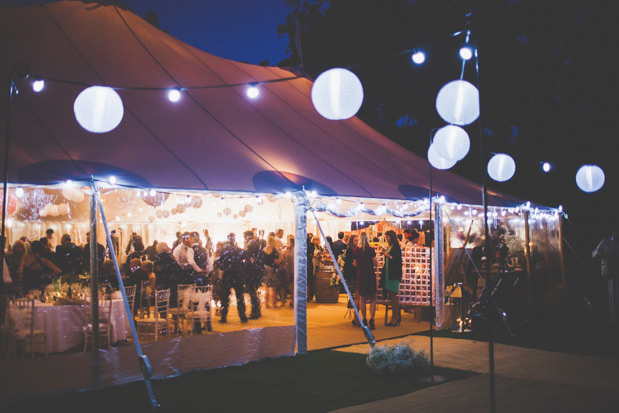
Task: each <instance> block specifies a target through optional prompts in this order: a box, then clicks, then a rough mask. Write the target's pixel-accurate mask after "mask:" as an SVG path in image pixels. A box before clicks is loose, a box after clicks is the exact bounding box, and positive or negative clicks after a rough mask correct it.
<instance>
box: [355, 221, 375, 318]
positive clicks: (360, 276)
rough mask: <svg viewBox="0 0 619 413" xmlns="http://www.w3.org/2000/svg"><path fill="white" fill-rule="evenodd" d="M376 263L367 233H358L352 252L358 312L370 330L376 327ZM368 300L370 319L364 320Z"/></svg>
mask: <svg viewBox="0 0 619 413" xmlns="http://www.w3.org/2000/svg"><path fill="white" fill-rule="evenodd" d="M377 265H378V261H377V259H376V251H374V248H372V247H371V246H370V242H369V240H368V234H367V233H365V232H362V233H361V234H360V235H359V244H358V246H357V248H356V249H355V252H354V266H355V267H356V268H357V290H358V292H359V312H360V315H361V317H363V323H364V325H369V327H370V330H374V329H375V328H376V326H375V324H374V314H375V313H376V272H375V268H376V266H377ZM367 301H369V302H370V321H369V324H368V322H367V320H366V302H367Z"/></svg>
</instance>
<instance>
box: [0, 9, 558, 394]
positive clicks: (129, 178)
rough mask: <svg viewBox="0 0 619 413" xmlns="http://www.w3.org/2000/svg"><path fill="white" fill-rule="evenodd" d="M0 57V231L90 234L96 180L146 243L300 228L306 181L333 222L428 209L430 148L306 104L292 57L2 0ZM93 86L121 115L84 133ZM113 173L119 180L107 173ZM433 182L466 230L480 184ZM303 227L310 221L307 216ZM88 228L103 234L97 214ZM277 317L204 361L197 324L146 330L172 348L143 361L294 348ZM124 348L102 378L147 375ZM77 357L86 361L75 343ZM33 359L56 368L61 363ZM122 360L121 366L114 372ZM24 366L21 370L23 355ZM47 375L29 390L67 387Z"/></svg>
mask: <svg viewBox="0 0 619 413" xmlns="http://www.w3.org/2000/svg"><path fill="white" fill-rule="evenodd" d="M0 56H2V59H1V60H0V73H1V74H2V77H3V78H4V79H8V78H9V76H10V74H11V72H12V70H13V69H14V68H15V67H17V65H18V64H23V65H25V66H27V70H28V73H29V76H28V77H27V78H22V77H20V76H15V77H14V78H15V85H16V87H17V89H18V91H19V94H18V95H17V96H15V97H14V99H13V102H12V106H11V111H12V113H11V118H10V142H9V146H8V147H9V154H10V156H9V157H8V183H9V186H10V188H11V190H10V196H9V201H10V202H9V204H8V205H9V210H8V211H7V212H8V220H7V234H8V241H9V242H11V241H13V240H14V239H17V238H18V237H19V236H21V235H27V236H28V237H30V238H36V237H40V236H43V235H44V232H45V229H47V228H49V227H52V228H55V229H56V232H57V234H61V233H65V232H66V233H70V234H71V235H72V237H73V239H74V241H75V242H76V243H78V244H79V243H83V242H85V232H86V231H88V228H89V221H88V216H89V201H88V199H89V193H90V188H89V186H90V182H95V183H96V184H97V186H98V187H99V190H100V192H101V199H102V203H103V207H104V209H105V210H106V218H107V221H108V223H109V225H110V228H121V229H124V232H125V234H129V233H131V232H134V231H135V232H138V233H140V234H142V235H143V237H144V239H145V241H146V242H145V243H146V244H149V243H150V242H152V241H153V240H155V239H159V240H162V239H163V240H166V241H168V242H170V241H172V240H173V239H174V233H175V232H176V231H181V230H182V231H185V230H189V231H192V230H196V231H201V230H202V229H203V228H209V230H210V231H211V233H212V234H213V240H214V241H222V240H224V239H225V235H226V234H227V233H229V232H236V233H237V235H240V233H241V232H242V231H244V230H246V229H250V228H252V227H262V228H266V229H267V231H274V230H275V229H276V228H283V229H284V230H285V232H286V233H290V234H294V233H295V231H296V230H297V229H298V222H299V217H298V214H297V213H296V211H295V205H294V202H293V201H294V199H295V197H297V196H298V194H299V191H302V190H305V191H307V193H309V194H310V202H311V206H312V207H313V208H315V209H316V210H317V211H318V220H319V221H321V222H323V225H324V228H325V229H326V231H327V232H328V234H331V235H334V234H335V233H336V232H337V231H338V230H350V228H351V222H352V221H381V220H394V221H398V222H400V223H401V222H403V221H407V220H410V219H423V220H427V219H428V218H429V215H428V205H427V202H428V200H427V198H428V192H429V190H428V183H429V164H428V162H427V160H426V159H423V158H421V157H419V156H417V155H415V154H413V153H411V152H409V151H407V150H405V149H403V148H402V147H400V146H399V145H397V144H395V143H393V142H392V141H390V140H389V139H388V138H386V137H384V136H382V135H381V134H379V133H378V132H376V131H375V130H373V129H372V128H370V127H369V126H367V125H366V124H365V123H363V122H362V121H361V120H359V119H358V118H356V117H353V118H350V119H348V120H344V121H330V120H327V119H325V118H323V117H322V116H321V115H320V114H318V113H317V112H316V110H315V109H314V107H313V105H312V101H311V98H310V94H311V87H312V82H311V81H310V80H309V79H307V78H305V77H299V76H297V75H295V74H294V73H292V72H290V71H287V70H284V69H280V68H277V67H260V66H254V65H249V64H244V63H239V62H235V61H231V60H227V59H223V58H220V57H217V56H214V55H211V54H209V53H206V52H203V51H201V50H198V49H196V48H193V47H191V46H189V45H187V44H185V43H183V42H181V41H180V40H177V39H175V38H174V37H172V36H170V35H168V34H166V33H164V32H162V31H160V30H159V29H157V28H155V27H154V26H152V25H150V24H149V23H147V22H145V21H144V20H142V19H141V18H140V17H138V16H136V15H135V14H133V13H132V12H130V11H127V10H124V9H122V8H120V7H117V6H109V5H99V4H96V3H89V2H82V1H61V2H57V3H50V4H45V5H38V6H30V7H19V8H1V9H0ZM15 73H17V72H15ZM36 79H44V80H45V87H44V89H43V90H42V91H40V92H38V93H37V92H35V91H33V89H32V87H31V86H32V82H33V81H34V80H36ZM250 83H257V84H258V87H259V89H260V95H259V97H258V98H256V99H252V98H249V97H248V96H247V95H246V93H245V89H246V88H247V85H248V84H250ZM92 85H107V86H110V87H113V88H115V89H116V90H117V93H118V94H119V96H120V97H121V98H122V102H123V105H124V115H123V118H122V121H121V122H120V124H119V126H118V127H116V128H115V129H114V130H112V131H110V132H107V133H101V134H97V133H90V132H88V131H86V130H85V129H83V128H82V127H81V126H80V125H79V124H78V122H77V121H76V118H75V115H74V111H73V105H74V102H75V99H76V97H77V96H78V95H79V93H80V92H81V91H82V90H84V89H85V88H86V87H88V86H92ZM171 88H179V89H180V90H181V98H180V100H179V101H177V102H170V101H169V100H168V98H167V96H166V95H167V90H168V89H171ZM7 103H8V102H7V99H0V116H2V121H3V123H5V122H7V121H9V119H7V117H6V116H7V112H8V107H7ZM6 139H7V137H6V136H3V142H2V145H3V147H5V146H4V145H5V144H6V143H7V142H6ZM3 168H4V165H3ZM112 176H113V177H114V179H115V183H114V184H110V183H109V182H110V177H112ZM68 180H70V181H72V186H71V185H67V183H66V182H67V181H68ZM432 184H433V191H434V192H435V193H436V194H437V195H439V196H440V195H442V196H444V198H445V202H446V205H447V208H446V210H448V211H451V213H452V214H453V218H454V220H455V221H456V224H457V225H459V227H458V229H457V232H463V233H466V230H467V227H469V226H470V225H469V224H468V223H467V222H468V221H470V220H471V219H472V216H473V215H474V214H473V212H471V211H472V210H475V214H477V213H478V210H479V208H475V207H471V206H475V205H479V204H481V187H480V185H478V184H476V183H474V182H471V181H469V180H466V179H464V178H462V177H460V176H457V175H455V174H453V173H451V172H449V171H442V170H434V171H433V172H432ZM151 189H155V190H156V191H157V192H156V194H155V195H151V194H150V190H151ZM80 194H81V195H80ZM160 197H163V198H160ZM164 198H165V199H164ZM162 200H163V202H162ZM11 202H15V208H14V209H12V210H11V205H12V204H11ZM488 204H489V205H490V206H491V210H490V213H491V214H494V215H493V219H499V220H500V219H501V217H505V220H507V218H508V217H512V218H513V217H520V216H521V213H522V211H521V210H518V209H515V208H516V207H517V206H519V205H522V204H523V202H522V200H519V199H515V198H512V197H510V196H507V195H504V194H500V193H496V192H493V191H489V197H488ZM360 205H362V206H360ZM463 205H464V208H462V206H463ZM471 208H472V209H471ZM540 209H541V210H540V211H539V212H540V216H539V218H538V221H539V222H540V223H541V222H542V221H544V222H546V219H545V218H543V216H542V215H544V214H546V215H547V218H548V220H552V219H555V217H556V215H555V214H554V211H551V210H549V209H544V208H540ZM552 222H554V221H552ZM443 225H444V226H447V225H449V224H448V223H447V222H445V223H444V224H443ZM471 225H472V224H471ZM517 225H519V226H522V224H517ZM555 225H556V224H552V225H551V226H552V228H555ZM547 230H548V224H546V223H544V224H543V226H542V225H541V224H540V227H539V229H538V232H540V233H545V232H547ZM307 231H308V232H313V233H317V227H316V226H315V224H313V223H312V222H311V220H310V221H308V229H307ZM555 232H556V231H555ZM453 233H455V231H452V234H453ZM98 234H99V237H98V238H99V242H101V243H103V244H105V238H104V235H103V234H104V232H103V230H102V227H101V230H100V231H98ZM58 236H59V235H58ZM452 238H453V240H450V243H452V244H457V242H458V239H457V237H455V236H453V237H452ZM540 238H543V236H540ZM553 242H554V241H553ZM122 247H124V245H123V246H121V248H122ZM121 258H122V257H121ZM283 329H284V330H282V332H278V331H275V330H273V329H271V330H268V329H264V331H260V332H256V331H253V332H252V331H245V332H238V335H239V337H242V339H243V340H248V339H249V340H255V342H256V343H263V342H264V340H267V341H268V340H272V342H273V343H275V342H277V343H279V345H278V346H271V347H270V348H269V349H268V350H267V349H266V348H267V347H269V346H265V345H262V346H260V345H257V346H254V347H252V348H253V349H254V350H256V348H257V349H258V350H256V351H255V352H250V351H247V346H245V347H243V346H241V345H238V347H234V350H235V351H237V355H238V357H236V358H235V357H230V356H229V354H227V353H226V355H225V356H224V355H223V354H224V353H221V357H219V358H217V357H213V358H212V359H211V360H209V361H208V363H206V364H204V363H203V362H204V361H203V360H202V361H198V360H193V359H187V358H185V359H183V358H182V357H181V356H179V354H181V353H183V351H181V348H183V346H198V347H199V346H201V345H205V343H206V341H208V342H209V343H211V344H213V343H214V342H215V341H217V340H216V338H213V337H195V339H196V340H194V341H191V342H188V341H187V340H184V341H183V340H176V339H174V340H169V342H168V343H167V344H160V343H153V344H157V345H162V346H167V347H165V349H164V350H161V349H160V350H157V351H155V353H156V354H157V355H158V356H154V358H155V360H154V361H152V360H151V361H152V362H153V366H154V367H155V373H156V375H157V377H166V376H169V375H172V374H178V373H179V372H183V371H188V370H191V369H195V368H204V367H209V366H215V365H219V366H221V365H229V364H234V363H240V362H246V361H249V360H252V359H257V358H263V357H267V356H276V355H290V354H294V352H295V348H296V347H295V346H296V341H295V340H297V339H298V336H297V335H296V334H298V330H296V329H295V328H294V326H285V327H283ZM235 334H237V333H235ZM250 336H251V337H250ZM248 337H249V338H248ZM200 340H201V341H200ZM130 350H132V349H130V348H120V349H113V351H110V352H109V353H106V357H105V360H106V363H108V364H106V368H103V369H102V372H103V373H102V375H103V376H104V377H105V378H104V379H102V380H101V381H100V382H99V384H98V385H109V384H117V383H121V382H126V381H129V380H137V379H139V378H140V377H141V375H140V374H139V369H138V366H137V363H135V362H134V359H132V358H131V357H132V356H131V352H130ZM121 353H122V354H121ZM187 353H188V351H187ZM229 353H230V354H232V353H234V351H232V350H230V352H229ZM250 353H251V354H250ZM183 354H184V353H183ZM218 354H219V353H218ZM115 357H118V359H123V360H124V361H126V362H123V363H119V362H118V361H117V360H116V359H115ZM52 359H54V358H53V357H50V358H49V360H52ZM72 359H73V360H74V362H75V363H83V364H84V365H87V364H88V363H89V361H88V360H89V359H86V358H82V359H79V358H78V357H76V355H72ZM37 361H38V362H39V363H47V365H48V366H50V368H52V367H53V366H54V364H55V363H59V361H56V362H54V361H53V360H52V361H48V359H46V360H37ZM201 363H203V364H201ZM218 363H219V364H218ZM121 365H123V366H124V365H130V367H127V368H128V370H127V371H124V370H123V368H124V367H121ZM2 371H3V373H2V385H1V386H0V388H3V389H4V390H6V391H7V392H9V391H16V390H15V389H16V388H17V387H19V383H21V382H20V381H19V380H16V379H15V376H11V375H9V374H7V372H10V371H11V369H8V370H7V368H3V369H2ZM20 374H22V376H23V377H22V378H23V380H24V381H27V380H28V376H27V375H25V373H23V370H22V373H20ZM82 378H83V377H82ZM16 383H17V384H16ZM84 383H85V384H79V385H77V388H84V387H85V388H88V387H94V386H95V384H93V383H92V382H91V381H90V379H87V380H85V381H84ZM5 384H6V386H5ZM16 386H17V387H16ZM57 386H58V388H53V389H52V388H47V389H46V388H42V389H39V390H40V391H53V390H58V389H61V388H62V386H61V385H59V384H58V385H57ZM66 386H67V387H66V388H70V387H71V384H67V385H66ZM6 394H9V393H5V395H6Z"/></svg>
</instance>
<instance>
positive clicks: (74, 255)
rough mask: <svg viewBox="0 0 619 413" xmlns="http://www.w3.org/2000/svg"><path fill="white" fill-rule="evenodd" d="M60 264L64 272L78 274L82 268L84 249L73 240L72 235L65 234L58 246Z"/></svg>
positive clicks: (57, 252)
mask: <svg viewBox="0 0 619 413" xmlns="http://www.w3.org/2000/svg"><path fill="white" fill-rule="evenodd" d="M56 258H57V259H58V266H59V267H60V269H61V270H62V272H63V273H65V274H67V273H70V272H73V273H75V274H78V273H79V272H80V271H81V270H82V249H81V248H80V247H78V246H77V245H75V244H74V243H73V242H71V235H69V234H63V235H62V237H61V238H60V245H58V246H57V247H56Z"/></svg>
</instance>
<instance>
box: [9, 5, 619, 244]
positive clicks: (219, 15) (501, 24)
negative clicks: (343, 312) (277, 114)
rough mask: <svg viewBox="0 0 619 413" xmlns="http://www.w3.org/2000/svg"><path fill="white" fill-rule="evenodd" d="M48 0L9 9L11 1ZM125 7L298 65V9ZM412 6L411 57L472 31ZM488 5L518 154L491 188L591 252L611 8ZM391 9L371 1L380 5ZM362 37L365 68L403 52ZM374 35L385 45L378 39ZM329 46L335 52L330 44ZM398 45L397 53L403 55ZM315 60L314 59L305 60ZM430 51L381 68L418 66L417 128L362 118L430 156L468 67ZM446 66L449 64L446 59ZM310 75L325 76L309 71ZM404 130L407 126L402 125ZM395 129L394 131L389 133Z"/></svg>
mask: <svg viewBox="0 0 619 413" xmlns="http://www.w3.org/2000/svg"><path fill="white" fill-rule="evenodd" d="M40 2H41V1H26V0H8V1H5V2H4V4H5V5H11V4H19V5H24V4H35V3H40ZM124 3H125V4H126V5H127V6H128V7H129V8H130V9H131V10H133V11H134V12H135V13H136V14H138V15H139V16H141V17H144V16H145V14H146V13H147V11H149V10H152V11H154V12H155V13H156V14H157V15H158V19H159V27H160V28H161V29H163V30H166V31H167V32H168V33H169V34H170V35H172V36H175V37H177V38H179V39H181V40H182V41H185V42H186V43H188V44H190V45H192V46H195V47H197V48H199V49H202V50H204V51H207V52H209V53H212V54H215V55H218V56H221V57H225V58H229V59H233V60H238V61H246V62H249V63H252V64H258V63H259V62H261V61H264V60H268V61H269V63H270V65H272V66H275V65H277V64H278V63H279V62H280V61H281V60H283V59H284V58H286V57H288V56H289V54H288V53H286V46H287V44H288V38H287V36H282V37H280V36H279V35H278V33H277V27H278V24H280V23H284V22H285V20H286V16H287V15H288V14H289V13H290V11H291V9H290V8H289V7H288V6H287V5H286V4H285V0H268V1H256V0H233V1H221V0H181V1H171V0H124ZM411 3H419V4H421V7H419V8H418V9H417V10H423V11H424V12H425V13H427V16H417V17H416V18H417V19H418V20H417V23H416V24H417V25H418V26H417V27H416V28H413V30H412V31H411V33H412V34H411V38H412V41H411V42H409V43H408V46H407V48H408V47H415V46H416V44H422V43H423V41H425V40H428V39H429V41H430V40H431V41H434V40H435V39H436V38H440V36H438V37H436V35H437V33H439V32H440V30H442V29H444V31H445V32H447V31H448V30H452V29H458V28H463V25H462V24H461V23H462V22H463V21H464V20H465V19H464V17H463V16H458V13H460V11H461V10H463V8H459V6H460V5H462V4H464V3H467V2H465V1H455V0H454V1H447V0H444V1H443V0H436V1H428V2H425V1H418V2H411ZM481 3H482V4H485V5H489V6H490V7H487V8H486V11H485V14H481V16H479V19H480V20H482V21H481V24H480V27H483V30H484V32H483V37H480V40H479V41H480V44H479V45H480V46H479V47H480V71H479V74H480V77H479V80H480V85H481V86H480V90H481V92H482V93H481V107H482V122H483V130H484V134H485V137H484V139H485V141H486V142H487V151H488V152H505V153H509V154H510V155H512V156H513V157H514V158H515V160H516V164H517V170H516V175H515V176H514V178H513V179H512V180H510V181H509V182H506V183H496V182H490V183H489V186H490V187H491V188H492V189H495V190H498V191H502V192H506V193H510V194H512V195H515V196H517V197H520V198H522V199H524V200H531V201H532V202H537V203H539V204H542V205H547V206H551V207H557V206H558V205H563V206H564V208H565V210H566V212H567V213H568V216H569V221H568V225H567V227H568V228H567V229H568V231H572V236H574V237H575V238H583V239H585V240H586V241H585V242H584V245H583V246H582V247H583V248H584V249H589V248H593V247H594V246H595V245H593V246H592V245H591V244H592V243H594V241H593V240H596V241H597V238H599V237H601V236H603V235H605V233H607V232H608V228H607V222H608V221H609V220H611V219H613V220H616V219H617V218H616V217H615V215H616V210H617V201H618V198H619V195H618V194H619V185H618V184H617V177H619V166H618V164H617V162H616V159H617V153H618V152H619V144H618V139H619V136H617V135H618V133H617V128H616V126H615V122H614V118H615V117H616V110H617V108H616V96H617V93H619V88H618V82H617V81H616V61H617V60H616V57H614V54H615V53H616V44H615V42H616V40H617V39H618V38H619V35H618V33H617V28H616V25H615V24H614V21H615V20H616V19H615V18H614V17H613V16H616V13H614V14H613V13H612V12H611V8H610V4H611V2H609V1H586V0H573V1H572V0H570V1H567V2H566V1H556V0H548V1H544V2H540V1H532V0H499V1H496V2H490V3H488V2H481ZM357 4H358V3H357ZM386 4H387V3H382V2H381V3H379V2H374V5H373V7H377V8H380V7H382V6H384V5H386ZM415 5H416V6H417V4H415ZM424 7H425V8H424ZM432 7H434V9H432ZM378 10H379V11H378V13H377V14H379V15H381V16H380V17H381V18H382V19H383V20H384V21H386V22H387V24H390V22H393V26H394V27H395V26H397V24H398V23H397V22H398V19H400V17H401V16H396V15H389V13H390V11H389V10H387V8H385V12H384V14H381V10H380V9H378ZM347 13H348V14H349V15H351V16H350V18H351V19H352V20H354V19H355V18H358V19H361V18H362V17H361V16H359V17H357V16H355V15H354V10H352V9H348V10H347ZM432 13H434V14H432ZM450 13H451V16H449V14H450ZM418 14H419V13H418ZM460 14H463V13H460ZM443 16H445V19H444V20H445V21H443ZM450 19H451V20H450ZM613 19H615V20H613ZM448 20H449V21H448ZM399 21H400V23H401V22H402V21H401V19H400V20H399ZM435 22H436V24H434V23H435ZM404 24H405V23H404ZM450 24H453V27H450V26H449V25H450ZM366 25H367V27H368V29H367V30H366V27H365V26H366ZM441 25H442V27H439V26H441ZM437 27H438V28H437ZM356 28H357V29H359V33H358V37H359V40H360V41H362V42H365V43H364V46H363V47H366V46H367V49H368V50H369V49H371V48H372V47H373V48H374V49H375V50H369V51H367V52H366V53H365V54H364V55H363V58H364V59H371V58H374V57H375V58H379V57H381V56H384V54H385V53H386V52H394V51H397V50H389V46H390V45H389V44H386V45H384V44H380V42H377V44H370V43H371V42H369V41H368V40H367V38H365V37H364V36H367V33H364V31H366V32H369V31H371V30H372V28H371V23H370V24H369V25H368V24H367V23H366V22H365V21H361V22H360V24H358V25H357V27H356ZM353 29H354V28H353ZM414 29H417V31H416V32H415V30H414ZM432 31H434V32H433V33H430V32H432ZM377 33H380V31H379V32H377ZM439 34H440V33H439ZM443 34H444V33H443ZM372 35H373V36H375V37H377V38H378V37H379V36H378V35H377V34H376V33H374V34H372ZM353 38H354V37H353ZM321 41H322V43H323V44H324V43H328V42H329V38H327V39H321ZM451 42H452V43H453V39H452V40H451ZM404 44H406V43H404ZM392 46H393V48H394V49H395V48H399V47H400V45H392ZM452 46H453V45H452ZM320 47H322V46H321V45H320V44H319V45H317V46H316V48H315V49H316V50H317V51H318V52H317V53H320V54H325V53H322V52H323V51H324V50H322V49H320ZM308 49H309V48H308ZM453 50H457V49H453ZM311 52H312V51H311V50H308V56H311ZM428 53H429V59H428V65H427V67H426V68H420V69H414V68H412V65H410V62H404V60H405V59H406V57H404V58H403V59H404V60H400V61H399V63H398V62H396V61H393V60H385V61H384V62H381V63H380V64H381V65H384V66H383V68H385V67H387V68H388V67H389V65H392V64H393V65H396V64H400V65H402V64H406V65H408V66H411V69H405V70H409V72H405V71H404V72H403V71H402V70H401V69H397V70H399V71H398V75H401V76H405V77H410V79H413V78H415V79H416V80H414V81H411V82H409V83H406V85H404V83H403V86H402V89H405V88H409V87H411V88H412V87H415V84H414V82H417V84H418V85H430V87H428V86H426V92H425V95H424V94H423V93H420V92H417V91H416V90H414V89H410V90H409V89H406V90H405V92H406V93H408V94H410V95H411V96H413V97H414V99H415V100H414V101H413V100H411V102H410V108H411V113H410V116H411V118H412V119H413V121H411V124H412V125H413V126H415V127H413V128H410V129H406V128H396V127H395V124H394V125H392V126H393V128H392V129H390V126H389V125H388V124H385V125H380V124H378V121H377V122H376V124H374V123H373V122H372V120H373V119H374V120H376V119H375V118H377V116H376V114H375V113H374V112H375V109H374V108H373V107H370V106H369V104H368V105H366V104H365V103H364V107H363V108H362V111H361V113H360V115H361V117H362V119H364V120H366V121H367V122H368V123H370V124H371V125H372V126H374V127H376V128H377V129H378V130H379V131H381V132H383V133H384V134H385V135H387V136H389V137H390V138H392V139H394V140H395V141H396V142H398V143H400V144H401V145H403V146H405V147H407V148H408V149H410V150H413V151H414V152H416V153H418V154H419V155H421V156H424V157H425V150H426V148H427V141H428V138H429V135H430V130H431V129H432V128H433V127H435V126H437V118H436V113H435V109H434V96H435V95H436V90H438V88H440V86H441V85H442V84H443V83H445V82H446V81H448V80H452V79H454V78H456V77H457V72H458V71H459V69H458V67H459V63H458V62H457V61H455V60H454V61H453V62H452V63H449V65H453V67H452V68H451V69H453V70H452V72H453V74H450V75H448V76H446V77H442V76H443V75H444V74H443V73H442V72H444V71H445V70H443V69H444V67H441V68H437V67H436V66H435V67H433V66H432V65H431V64H432V61H433V59H434V61H436V60H437V59H435V58H433V57H432V53H435V56H436V53H442V54H445V53H451V51H450V50H449V48H448V47H446V46H445V45H443V46H439V47H437V48H434V49H432V48H429V49H428ZM326 54H328V53H326ZM342 55H343V53H342V49H340V50H337V49H336V50H335V51H333V55H332V56H331V57H329V56H327V57H324V56H323V57H324V58H323V61H321V62H320V63H319V64H318V63H316V64H314V71H318V69H323V68H322V67H321V65H323V66H324V68H328V67H335V66H346V64H350V63H359V59H357V60H354V59H352V58H351V59H352V60H348V61H347V60H346V59H345V58H346V56H342ZM403 62H404V63H403ZM442 62H443V63H442V64H443V66H444V62H445V60H444V59H443V60H442ZM613 62H615V63H614V64H613ZM435 64H436V63H435ZM394 67H395V66H394ZM394 70H396V69H394ZM353 71H355V72H356V73H357V74H358V76H359V77H360V78H361V80H362V83H363V84H364V88H365V89H366V94H367V95H368V99H370V98H372V97H373V98H374V99H375V101H380V100H381V99H383V97H381V96H380V94H381V93H383V83H381V82H379V81H377V80H376V77H377V76H379V75H378V72H377V71H376V70H374V68H369V69H367V70H366V69H363V68H360V69H359V70H355V69H353ZM308 72H310V74H312V75H314V76H315V75H317V73H312V70H308ZM394 73H395V72H394ZM402 73H404V75H402ZM450 77H451V78H450ZM394 81H400V80H399V79H395V80H394ZM385 90H386V89H385ZM391 98H392V96H391V95H389V96H385V97H384V99H385V100H388V99H391ZM411 99H413V98H411ZM367 101H368V100H366V102H367ZM415 105H418V106H423V107H424V109H422V110H421V111H422V112H423V111H425V113H420V111H419V110H418V109H415V110H417V112H415V110H413V108H414V107H416V106H415ZM439 120H440V119H439ZM396 122H400V123H401V119H398V120H397V121H396ZM479 129H480V128H479V126H475V127H474V128H471V129H469V130H468V132H469V135H470V136H471V144H472V146H471V152H470V153H469V155H468V156H467V159H465V161H463V162H460V163H459V164H458V165H456V167H455V168H454V169H453V171H454V172H456V173H458V174H461V175H463V176H465V177H467V178H469V179H472V180H475V181H477V182H479V177H480V174H481V172H480V171H481V166H480V162H479V143H478V142H479V135H480V133H479ZM391 130H393V131H395V132H394V133H393V134H391V133H389V132H390V131H391ZM403 131H404V133H402V132H403ZM542 161H549V162H552V163H553V166H554V167H553V170H552V171H551V173H549V174H544V173H543V172H542V171H541V162H542ZM585 163H591V164H597V165H599V166H601V167H602V169H603V170H604V172H605V174H606V183H605V185H604V187H603V188H602V189H601V190H600V191H598V192H596V193H593V194H586V193H584V192H582V191H580V190H579V189H578V188H577V186H576V183H575V174H576V171H577V169H578V167H579V166H580V165H582V164H585Z"/></svg>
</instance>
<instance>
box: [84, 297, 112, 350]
mask: <svg viewBox="0 0 619 413" xmlns="http://www.w3.org/2000/svg"><path fill="white" fill-rule="evenodd" d="M90 310H91V311H90V312H89V313H88V322H87V323H86V325H84V326H83V327H82V330H83V332H84V351H86V349H87V348H88V339H90V342H91V343H92V349H93V350H94V348H95V343H94V340H93V337H92V330H93V322H92V307H91V308H90ZM111 319H112V297H111V296H110V297H107V298H104V299H102V300H99V340H101V339H102V338H103V337H107V347H108V348H110V347H111V346H112V324H111Z"/></svg>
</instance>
